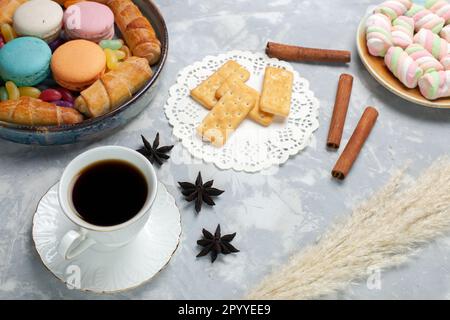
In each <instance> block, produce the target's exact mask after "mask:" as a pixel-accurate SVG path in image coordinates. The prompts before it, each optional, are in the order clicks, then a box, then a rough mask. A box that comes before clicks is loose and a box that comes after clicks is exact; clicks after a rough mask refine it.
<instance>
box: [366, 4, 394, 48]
mask: <svg viewBox="0 0 450 320" xmlns="http://www.w3.org/2000/svg"><path fill="white" fill-rule="evenodd" d="M391 29H392V26H391V21H390V20H389V18H388V17H386V16H385V15H383V14H381V13H375V14H373V15H371V16H370V17H369V18H367V22H366V38H367V48H368V49H369V52H370V54H371V55H373V56H375V57H384V56H385V54H386V52H387V50H388V49H389V48H390V47H392V45H393V43H392V34H391Z"/></svg>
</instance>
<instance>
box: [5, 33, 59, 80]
mask: <svg viewBox="0 0 450 320" xmlns="http://www.w3.org/2000/svg"><path fill="white" fill-rule="evenodd" d="M51 58H52V51H51V49H50V47H49V46H48V44H47V43H46V42H45V41H43V40H41V39H39V38H35V37H20V38H16V39H14V40H12V41H10V42H8V43H7V44H5V45H4V46H3V48H1V49H0V77H1V78H2V79H3V80H4V81H12V82H14V83H15V84H16V85H17V86H18V87H21V86H34V85H37V84H39V83H40V82H42V81H43V80H44V79H45V78H47V76H48V75H49V73H50V60H51Z"/></svg>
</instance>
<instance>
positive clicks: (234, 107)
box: [197, 87, 256, 147]
mask: <svg viewBox="0 0 450 320" xmlns="http://www.w3.org/2000/svg"><path fill="white" fill-rule="evenodd" d="M255 101H256V100H255V96H254V95H253V92H252V91H251V88H249V87H247V88H245V87H242V88H239V89H237V90H235V91H228V92H226V93H225V95H224V96H223V97H222V98H220V100H219V101H218V102H217V103H216V105H215V106H214V108H213V109H212V110H211V111H210V112H209V113H208V114H207V115H206V117H205V119H203V121H202V123H201V124H200V126H199V127H198V128H197V133H198V134H199V135H200V136H201V137H202V138H203V140H208V141H210V142H211V143H212V144H213V145H215V146H217V147H221V146H223V145H224V144H225V143H226V142H227V140H228V137H229V136H230V135H231V133H233V131H234V130H236V128H237V127H238V126H239V125H240V124H241V122H242V121H243V120H244V119H245V118H246V117H247V115H248V113H249V112H250V110H251V109H252V108H253V107H254V106H255Z"/></svg>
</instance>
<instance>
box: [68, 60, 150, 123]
mask: <svg viewBox="0 0 450 320" xmlns="http://www.w3.org/2000/svg"><path fill="white" fill-rule="evenodd" d="M151 75H152V70H151V69H150V66H149V65H148V61H147V60H146V59H145V58H139V57H130V58H128V59H127V60H125V61H124V62H121V63H120V64H119V66H118V67H117V69H114V70H110V71H108V72H107V73H105V74H104V75H102V76H101V77H100V79H99V80H97V81H96V82H94V83H93V84H92V85H91V86H90V87H89V88H87V89H85V90H83V91H81V95H80V96H79V97H78V98H77V99H76V100H75V108H76V109H77V110H78V111H80V112H81V113H83V114H85V115H86V116H88V117H98V116H101V115H104V114H106V113H108V112H110V111H112V110H114V109H116V108H117V107H118V106H120V105H121V104H122V103H124V102H125V101H127V100H128V99H130V98H131V97H132V95H133V94H134V93H135V92H137V91H138V90H139V89H140V88H142V86H143V85H144V84H145V82H146V81H147V80H148V79H150V77H151Z"/></svg>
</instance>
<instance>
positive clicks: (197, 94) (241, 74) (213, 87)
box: [191, 60, 250, 109]
mask: <svg viewBox="0 0 450 320" xmlns="http://www.w3.org/2000/svg"><path fill="white" fill-rule="evenodd" d="M229 77H231V78H236V79H241V80H242V81H247V80H248V79H249V78H250V73H249V72H248V71H247V70H246V69H245V68H244V67H243V66H241V65H240V64H239V63H237V62H236V61H233V60H230V61H228V62H226V63H225V64H224V65H223V66H221V67H220V68H219V69H218V70H217V71H216V72H214V73H213V74H212V75H211V76H210V77H209V78H208V79H206V80H205V81H203V82H202V83H200V85H199V86H197V87H196V88H194V89H193V90H192V91H191V97H192V98H193V99H194V100H195V101H197V102H198V103H200V104H201V105H202V106H204V107H205V108H207V109H212V108H213V107H214V105H215V104H216V103H217V99H216V91H217V89H219V87H220V86H221V85H222V83H223V82H224V81H225V80H226V79H227V78H229Z"/></svg>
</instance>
